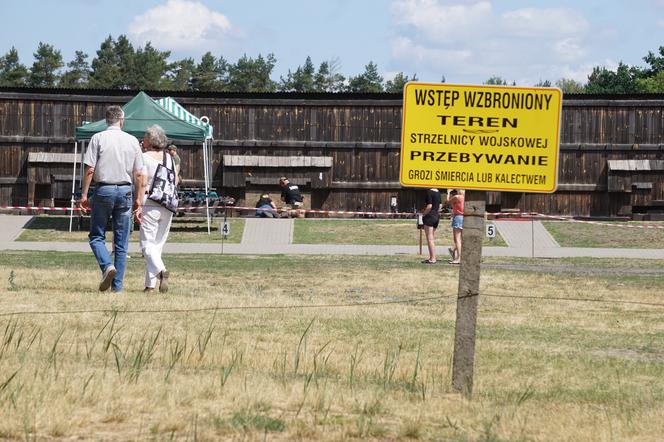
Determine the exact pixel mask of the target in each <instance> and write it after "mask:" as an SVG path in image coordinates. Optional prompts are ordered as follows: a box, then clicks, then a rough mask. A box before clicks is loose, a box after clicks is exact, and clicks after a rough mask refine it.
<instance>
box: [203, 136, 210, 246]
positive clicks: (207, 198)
mask: <svg viewBox="0 0 664 442" xmlns="http://www.w3.org/2000/svg"><path fill="white" fill-rule="evenodd" d="M208 160H209V159H208V155H207V139H206V140H205V141H203V169H204V179H205V217H206V218H207V229H208V235H210V196H209V192H210V184H209V183H210V175H209V173H208V172H209V171H208Z"/></svg>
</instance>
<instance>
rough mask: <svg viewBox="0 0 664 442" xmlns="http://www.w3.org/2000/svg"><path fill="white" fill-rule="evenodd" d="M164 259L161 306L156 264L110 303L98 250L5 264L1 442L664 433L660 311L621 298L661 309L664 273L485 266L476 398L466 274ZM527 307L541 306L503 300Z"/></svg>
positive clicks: (137, 268)
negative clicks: (456, 344)
mask: <svg viewBox="0 0 664 442" xmlns="http://www.w3.org/2000/svg"><path fill="white" fill-rule="evenodd" d="M166 261H167V264H168V265H169V267H170V271H171V275H172V276H171V278H172V284H171V290H170V292H169V293H168V294H167V295H149V296H147V295H144V294H143V293H142V292H141V291H140V289H141V288H142V270H143V269H142V262H141V260H131V262H130V263H129V264H130V268H129V269H128V273H127V277H126V286H127V290H126V292H125V293H123V294H111V293H99V292H97V291H96V284H97V281H98V276H99V272H98V270H97V268H96V265H95V263H94V258H93V257H92V256H91V254H77V253H37V252H3V253H2V254H1V255H0V438H5V439H9V440H14V439H15V440H19V439H20V440H52V439H55V440H61V439H68V440H71V439H79V438H80V439H95V440H100V439H106V440H110V439H112V440H144V439H147V440H165V439H167V440H171V439H173V440H352V439H362V440H364V439H368V440H459V441H462V440H477V441H503V440H505V441H507V440H510V441H513V440H523V441H526V440H528V441H530V440H552V441H559V440H570V441H571V440H638V441H655V440H661V437H662V434H664V382H663V381H662V380H663V379H664V321H662V317H663V315H664V307H661V306H660V307H658V306H653V305H646V304H627V303H612V302H609V301H610V300H623V301H634V302H641V303H660V304H661V303H664V299H663V297H662V293H664V278H662V273H661V269H662V267H663V265H664V263H663V262H658V261H648V262H645V261H644V262H640V261H630V262H627V261H621V260H611V261H599V260H592V259H585V260H560V261H552V260H533V261H528V260H518V259H512V260H505V259H500V260H499V259H487V260H485V262H484V264H483V265H484V268H483V270H482V284H481V286H482V293H483V294H484V296H481V298H480V309H479V319H478V341H477V353H476V371H475V389H474V394H473V397H472V399H470V400H469V399H467V398H465V397H463V396H460V395H458V394H455V393H454V392H453V391H452V390H451V387H450V373H451V358H452V351H453V348H452V347H453V338H454V319H455V302H456V301H455V299H454V297H455V294H456V288H457V280H458V271H459V270H458V268H452V267H448V266H422V265H420V264H419V261H418V260H417V259H416V257H405V256H403V257H347V256H344V257H335V256H325V257H323V256H321V257H311V256H307V257H299V256H275V257H268V256H261V257H235V256H226V255H225V256H217V255H207V256H206V255H197V256H167V257H166ZM489 295H492V296H489ZM512 295H528V296H537V297H541V298H543V299H541V300H533V299H522V298H521V299H519V298H509V297H498V296H512ZM431 297H440V298H439V299H428V300H426V301H421V302H417V303H406V302H405V301H408V300H412V299H417V298H431ZM562 297H565V298H578V299H585V300H587V301H588V302H583V301H562V300H556V299H553V298H562ZM600 300H601V301H602V302H598V301H600ZM369 303H374V304H369ZM362 304H364V305H362ZM323 306H328V307H323ZM65 311H69V313H56V312H65ZM12 312H14V313H13V314H12ZM18 312H34V313H31V314H23V313H18ZM40 312H41V313H40ZM47 312H50V313H47Z"/></svg>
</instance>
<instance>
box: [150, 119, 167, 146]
mask: <svg viewBox="0 0 664 442" xmlns="http://www.w3.org/2000/svg"><path fill="white" fill-rule="evenodd" d="M145 135H147V136H148V141H149V142H150V145H151V146H152V148H155V147H156V148H159V149H163V148H165V147H166V146H167V145H168V138H167V137H166V132H164V129H162V128H161V126H159V125H158V124H153V125H152V126H150V127H148V128H147V129H146V130H145Z"/></svg>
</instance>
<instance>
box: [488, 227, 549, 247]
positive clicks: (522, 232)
mask: <svg viewBox="0 0 664 442" xmlns="http://www.w3.org/2000/svg"><path fill="white" fill-rule="evenodd" d="M492 223H493V224H495V225H496V228H497V229H498V232H499V233H500V235H501V236H502V237H503V239H504V240H505V242H506V243H507V245H508V246H509V247H516V248H519V249H525V248H528V249H532V248H533V244H534V245H535V248H536V249H552V248H556V247H560V245H559V244H558V243H557V242H556V240H555V239H553V237H552V236H551V234H550V233H549V231H548V230H546V228H545V227H544V225H543V224H542V223H541V222H540V221H517V220H501V221H492ZM533 241H534V243H533Z"/></svg>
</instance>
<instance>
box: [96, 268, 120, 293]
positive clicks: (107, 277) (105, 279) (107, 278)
mask: <svg viewBox="0 0 664 442" xmlns="http://www.w3.org/2000/svg"><path fill="white" fill-rule="evenodd" d="M116 273H117V270H115V266H114V265H113V264H111V265H109V266H108V267H106V270H104V273H102V275H101V282H100V283H99V291H100V292H105V291H106V290H108V288H109V287H110V286H111V283H112V282H113V278H115V274H116Z"/></svg>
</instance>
